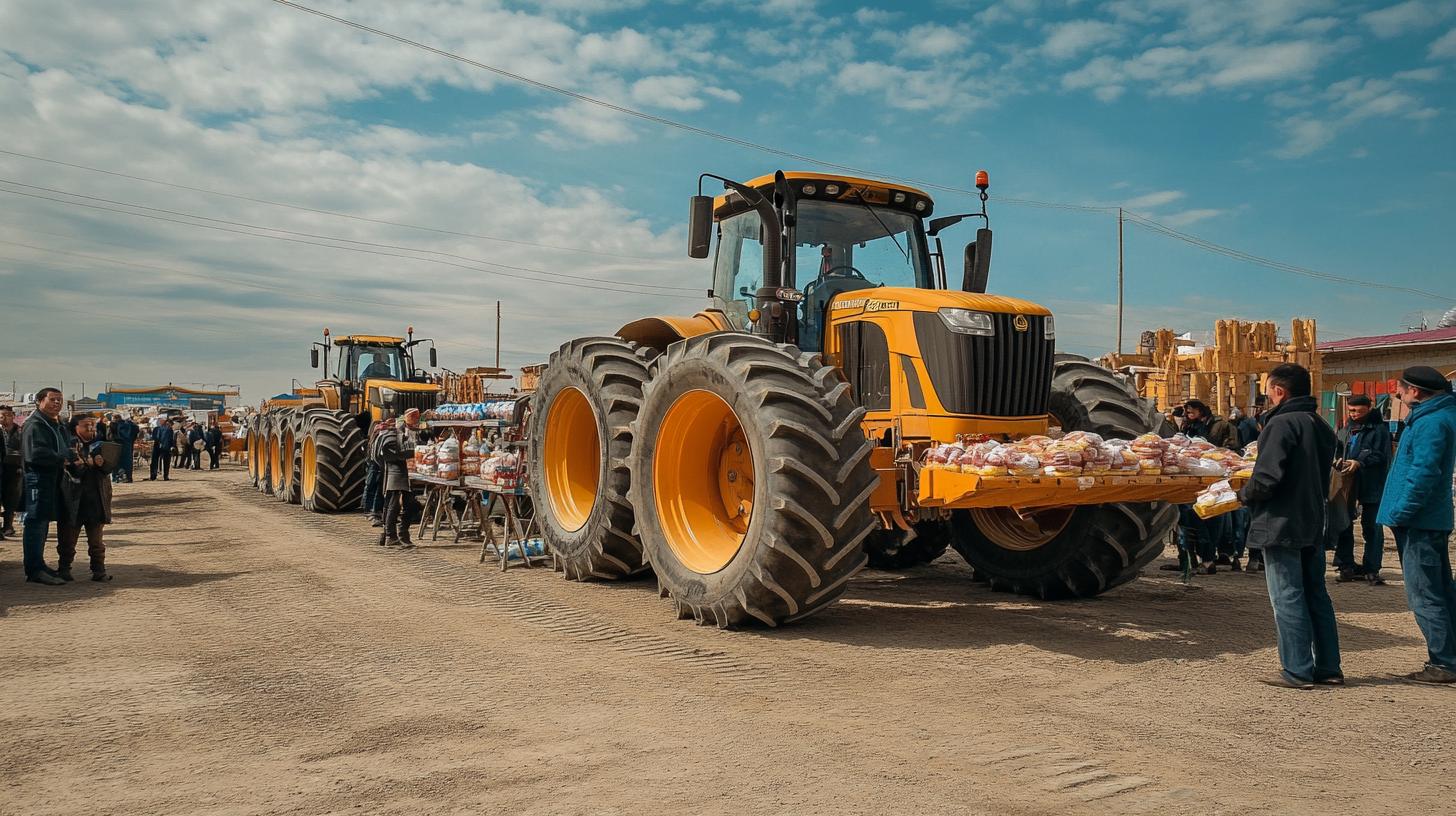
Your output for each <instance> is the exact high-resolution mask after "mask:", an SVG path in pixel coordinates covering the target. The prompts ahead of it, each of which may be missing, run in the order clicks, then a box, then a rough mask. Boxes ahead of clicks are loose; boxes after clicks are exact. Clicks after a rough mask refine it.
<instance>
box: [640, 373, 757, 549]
mask: <svg viewBox="0 0 1456 816" xmlns="http://www.w3.org/2000/svg"><path fill="white" fill-rule="evenodd" d="M753 481H754V470H753V452H752V450H751V449H750V448H749V446H748V440H747V439H746V438H745V437H744V435H743V426H742V424H740V423H739V421H738V417H737V415H735V414H734V413H733V409H732V408H731V407H730V406H729V405H728V403H726V402H724V401H723V399H722V397H719V396H718V395H717V394H714V393H711V392H709V391H689V392H687V393H686V394H683V395H682V396H680V397H678V398H677V400H676V401H674V402H673V404H672V405H671V406H670V407H669V408H668V409H667V414H666V416H664V417H663V419H662V425H661V427H660V429H659V430H658V435H657V446H656V449H655V451H654V453H653V460H652V492H653V495H654V496H655V497H656V501H657V515H658V518H659V519H660V520H661V522H662V532H663V534H664V536H665V537H666V538H667V545H668V546H669V547H670V548H672V551H673V554H675V555H676V556H677V557H678V560H679V561H681V562H682V563H683V566H686V567H687V568H688V569H690V570H692V571H693V572H697V573H700V574H703V575H707V574H710V573H714V572H717V571H718V570H721V569H723V568H724V567H726V566H728V564H729V563H730V562H731V561H732V560H733V557H734V556H736V555H737V554H738V550H739V549H740V548H741V547H742V546H743V538H744V535H745V534H746V533H747V532H748V522H749V520H750V519H751V518H752V517H753Z"/></svg>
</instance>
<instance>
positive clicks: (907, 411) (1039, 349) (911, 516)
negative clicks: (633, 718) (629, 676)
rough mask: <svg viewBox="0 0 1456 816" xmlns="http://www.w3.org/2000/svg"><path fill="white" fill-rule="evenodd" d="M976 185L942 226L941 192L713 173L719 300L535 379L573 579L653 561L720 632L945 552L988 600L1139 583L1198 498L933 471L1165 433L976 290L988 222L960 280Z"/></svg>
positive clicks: (1108, 485) (546, 501) (539, 473)
mask: <svg viewBox="0 0 1456 816" xmlns="http://www.w3.org/2000/svg"><path fill="white" fill-rule="evenodd" d="M977 176H978V177H977V186H978V187H979V188H980V189H981V202H982V206H981V211H980V212H979V213H966V214H961V215H951V216H944V217H940V218H936V219H933V220H929V221H927V220H926V219H928V218H929V216H930V214H931V211H932V208H933V205H932V202H931V200H930V197H929V196H927V195H926V194H925V193H924V192H922V191H920V190H917V189H914V188H912V187H908V186H905V185H901V184H894V183H888V182H883V181H874V180H868V179H858V178H846V177H843V176H833V175H825V174H822V173H783V172H780V173H777V174H774V175H768V176H763V177H761V178H758V179H755V180H753V181H750V182H747V183H739V182H735V181H731V180H728V179H723V178H721V177H718V176H711V175H706V174H705V176H703V178H713V179H716V180H718V181H720V182H722V183H723V185H724V188H725V190H726V193H725V194H724V195H721V196H718V197H716V198H713V197H709V196H704V195H698V196H694V197H693V199H692V201H691V207H690V224H689V243H690V248H689V254H690V255H691V256H692V257H694V258H707V257H709V255H710V249H711V248H712V245H713V241H712V238H713V235H714V234H715V233H716V235H717V242H716V245H717V250H716V254H714V256H713V257H714V260H713V261H712V264H713V269H712V282H711V289H710V290H709V304H708V306H707V308H706V309H704V310H703V311H700V312H698V313H697V314H695V315H692V316H665V317H649V318H645V319H642V320H637V321H634V322H631V323H628V324H627V325H625V326H623V327H622V328H621V329H619V330H618V331H617V332H616V334H615V336H611V337H585V338H581V339H578V340H573V341H571V342H568V343H566V344H565V345H563V346H562V347H561V349H560V350H559V351H557V352H556V353H555V354H553V355H552V357H551V360H550V363H549V364H548V366H547V368H546V370H545V371H544V372H543V373H542V375H541V380H540V387H539V389H538V390H537V392H536V394H535V395H534V398H533V403H534V405H533V413H532V420H531V422H532V424H531V429H530V444H531V449H530V455H529V457H528V460H527V461H528V466H529V468H530V482H531V485H532V489H533V491H534V497H535V503H536V507H537V508H538V517H539V519H540V523H541V529H542V531H543V536H544V538H545V539H546V541H547V543H549V545H550V547H551V550H552V553H553V557H554V559H555V561H556V565H557V567H558V569H561V570H562V571H564V572H565V574H566V577H567V578H571V579H577V580H585V579H593V578H603V579H616V578H623V577H627V576H631V575H633V574H636V573H641V572H645V571H647V570H649V569H650V570H652V571H653V572H655V573H656V577H657V582H658V586H659V589H660V591H661V593H662V594H663V595H664V596H665V597H670V598H671V599H672V601H673V603H674V605H675V608H676V610H677V613H678V615H679V616H681V617H688V618H695V619H697V620H698V621H699V622H700V623H711V624H717V625H719V626H736V625H739V624H745V623H747V624H751V623H755V622H757V623H761V624H766V625H770V626H773V625H777V624H779V623H782V622H785V621H791V620H795V619H797V618H801V617H803V616H805V615H809V614H811V613H813V612H815V611H817V610H820V609H823V608H824V607H825V606H826V605H828V604H830V603H832V602H833V601H834V600H835V599H836V598H837V597H839V596H840V594H841V593H843V592H844V590H845V586H846V584H847V582H848V580H849V578H850V577H851V576H852V575H853V574H854V573H855V572H857V571H858V570H859V569H860V568H861V567H863V566H865V565H866V564H867V563H871V564H876V565H879V566H885V567H904V566H908V565H913V564H916V563H921V562H925V561H928V560H931V559H934V558H935V557H937V556H938V555H940V554H941V553H942V552H944V551H945V549H946V547H947V546H951V547H954V548H955V549H956V550H957V551H958V552H959V553H960V554H961V555H962V556H964V557H965V559H966V560H967V561H968V562H969V563H970V565H971V566H972V568H973V569H974V571H975V574H976V576H977V577H978V578H980V579H981V580H985V581H988V582H989V583H990V585H991V586H992V587H993V588H995V589H1001V590H1007V591H1013V592H1020V593H1026V594H1032V595H1036V596H1039V597H1044V598H1058V597H1077V596H1090V595H1096V594H1098V593H1100V592H1103V591H1105V590H1108V589H1110V588H1112V587H1115V586H1118V585H1119V584H1123V583H1126V582H1127V581H1129V580H1132V579H1133V578H1134V577H1135V576H1136V575H1137V574H1138V571H1139V570H1140V569H1141V568H1142V567H1143V566H1144V565H1146V564H1147V563H1148V562H1149V561H1150V560H1151V559H1153V558H1154V557H1155V556H1156V555H1157V553H1158V552H1160V551H1161V549H1162V545H1163V538H1164V536H1165V535H1166V534H1167V532H1168V531H1169V529H1170V528H1171V527H1172V525H1173V523H1174V520H1175V519H1176V515H1177V514H1176V513H1175V512H1174V510H1173V508H1172V507H1171V506H1170V505H1169V504H1167V503H1166V502H1167V501H1170V500H1179V501H1191V499H1192V494H1193V493H1196V491H1197V486H1196V485H1195V486H1193V487H1192V488H1189V487H1188V486H1187V485H1186V484H1181V485H1175V484H1174V483H1173V482H1172V481H1162V480H1158V479H1148V480H1142V481H1139V480H1136V479H1131V480H1118V479H1101V480H1099V479H1085V480H1081V479H1075V478H1074V479H1039V480H1021V481H1018V480H1016V479H1003V480H1000V481H999V482H997V481H996V480H985V481H983V480H980V479H978V477H976V476H975V475H972V474H962V473H959V472H957V473H954V474H946V473H944V472H937V471H933V470H928V469H925V470H923V471H922V468H921V467H920V466H919V458H920V454H921V453H922V452H923V451H924V450H925V449H926V448H927V447H929V446H930V445H931V444H932V443H934V442H937V441H938V442H946V441H952V440H954V439H955V438H956V437H957V436H961V435H965V436H974V437H981V438H992V439H997V440H1014V439H1017V438H1021V437H1026V436H1029V435H1033V434H1045V433H1046V432H1047V431H1048V430H1049V427H1050V426H1052V425H1056V426H1060V427H1061V428H1062V429H1064V430H1066V431H1073V430H1084V431H1090V432H1095V433H1098V434H1101V435H1103V436H1104V437H1108V438H1114V437H1119V438H1129V439H1130V438H1132V437H1135V436H1137V435H1139V434H1143V433H1148V432H1155V431H1157V430H1158V429H1159V427H1160V420H1161V417H1160V416H1158V415H1157V414H1155V413H1154V412H1153V411H1152V409H1151V406H1150V405H1149V403H1147V402H1146V401H1145V400H1142V399H1139V398H1138V396H1137V394H1135V393H1134V392H1133V391H1132V390H1131V389H1130V388H1129V386H1128V385H1127V384H1126V383H1125V382H1124V381H1122V380H1121V379H1119V378H1118V377H1117V376H1116V375H1114V374H1113V372H1111V371H1109V370H1107V369H1104V368H1102V367H1100V366H1097V365H1095V364H1093V363H1090V362H1088V361H1087V360H1086V359H1084V358H1081V357H1076V356H1073V355H1066V354H1058V353H1057V351H1056V327H1055V324H1054V323H1053V318H1052V314H1051V312H1050V311H1049V310H1048V309H1046V308H1045V307H1043V306H1040V305H1038V304H1036V303H1032V302H1029V301H1025V300H1019V299H1016V298H1010V297H1003V296H998V295H991V294H987V293H986V283H987V277H988V274H989V268H990V252H991V231H990V229H989V223H988V224H987V226H986V227H983V228H981V229H979V230H978V231H977V235H976V241H975V242H974V243H971V244H969V245H967V246H966V248H965V263H964V270H963V274H962V275H960V276H958V277H959V280H954V281H951V280H947V278H946V264H945V261H944V255H943V252H942V250H941V243H940V239H939V238H937V237H936V236H937V234H938V233H939V232H940V231H941V230H943V229H945V228H947V227H949V226H951V225H953V224H955V223H957V222H959V221H961V220H963V219H965V218H973V217H974V218H986V210H985V201H986V199H987V195H986V192H985V191H986V188H987V186H988V182H987V179H986V177H985V174H984V173H980V174H977ZM700 183H701V182H700ZM700 191H701V190H700ZM987 220H988V221H989V219H987ZM1185 482H1186V480H1185Z"/></svg>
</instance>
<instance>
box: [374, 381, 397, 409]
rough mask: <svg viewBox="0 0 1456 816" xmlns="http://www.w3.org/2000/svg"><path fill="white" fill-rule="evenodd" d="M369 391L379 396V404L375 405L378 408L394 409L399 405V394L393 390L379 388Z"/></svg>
mask: <svg viewBox="0 0 1456 816" xmlns="http://www.w3.org/2000/svg"><path fill="white" fill-rule="evenodd" d="M369 390H370V391H374V392H375V393H376V394H378V395H379V402H378V403H377V404H378V405H379V406H380V407H382V408H394V407H396V406H398V405H399V392H398V391H396V390H394V389H393V388H384V387H382V386H381V387H379V388H371V389H369Z"/></svg>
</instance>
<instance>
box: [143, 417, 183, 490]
mask: <svg viewBox="0 0 1456 816" xmlns="http://www.w3.org/2000/svg"><path fill="white" fill-rule="evenodd" d="M176 445H177V432H176V431H173V430H172V426H171V425H170V424H168V423H167V418H166V417H160V416H159V417H157V418H156V419H155V420H153V424H152V475H151V476H150V477H148V479H147V481H152V482H154V481H156V480H157V471H158V470H161V471H162V481H164V482H165V481H168V480H170V479H171V478H172V455H173V454H172V449H173V448H174V447H176Z"/></svg>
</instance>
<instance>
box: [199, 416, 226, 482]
mask: <svg viewBox="0 0 1456 816" xmlns="http://www.w3.org/2000/svg"><path fill="white" fill-rule="evenodd" d="M202 441H203V442H205V443H206V445H207V469H208V470H217V469H218V468H219V467H221V465H219V464H218V460H219V459H221V458H222V442H223V439H222V428H221V427H219V426H218V424H217V417H212V418H210V419H208V420H207V431H206V432H204V433H203V435H202Z"/></svg>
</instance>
